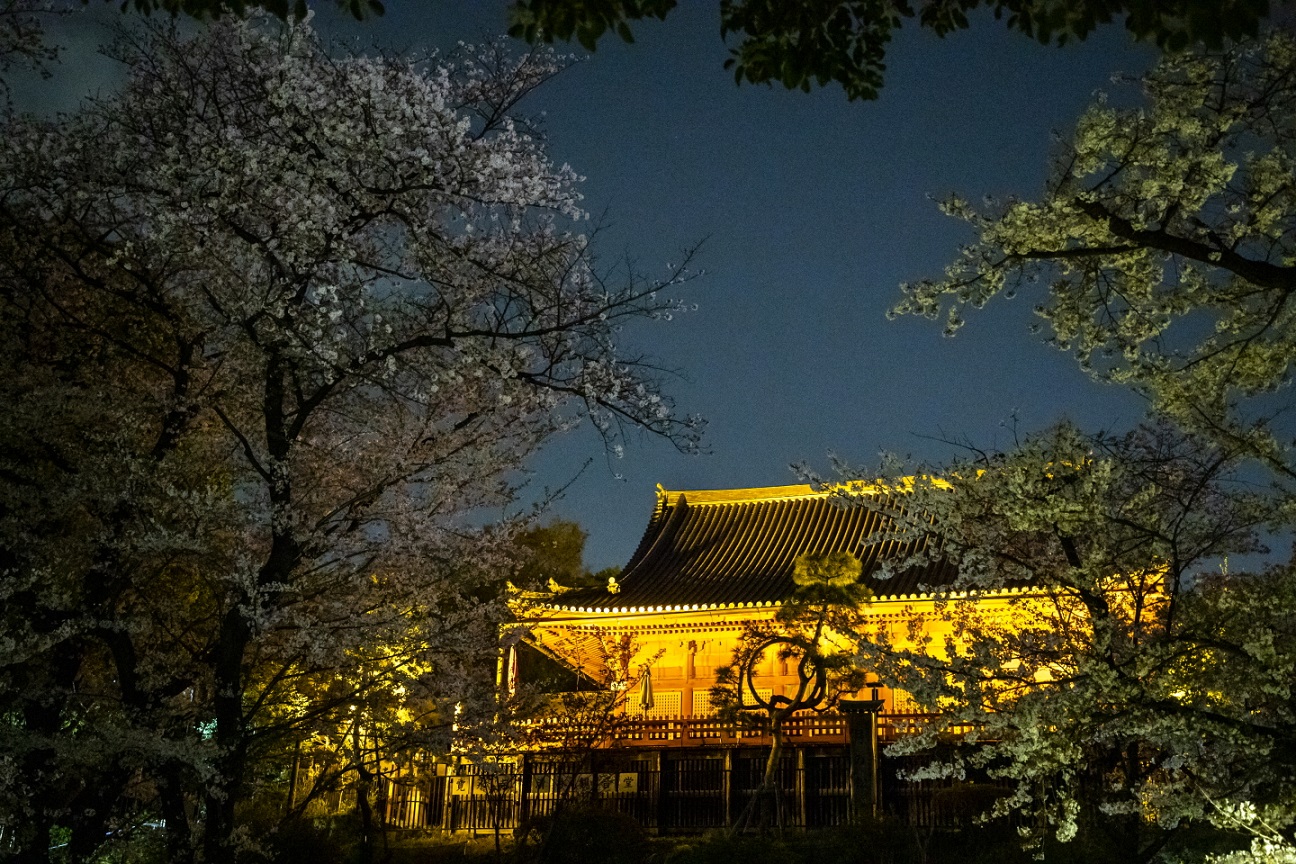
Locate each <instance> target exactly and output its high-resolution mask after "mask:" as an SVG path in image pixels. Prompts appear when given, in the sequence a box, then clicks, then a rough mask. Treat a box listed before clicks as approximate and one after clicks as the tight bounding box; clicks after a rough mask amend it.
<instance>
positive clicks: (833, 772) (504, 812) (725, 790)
mask: <svg viewBox="0 0 1296 864" xmlns="http://www.w3.org/2000/svg"><path fill="white" fill-rule="evenodd" d="M852 492H853V494H856V495H860V496H872V502H871V504H872V506H862V505H863V502H857V503H856V504H854V505H852V503H851V502H849V501H846V500H843V498H842V497H841V496H835V495H833V494H831V493H829V492H823V491H815V490H814V489H812V488H811V487H809V486H778V487H768V488H758V489H732V490H705V491H683V492H672V491H667V490H665V489H662V488H661V487H658V495H657V504H656V507H655V508H654V510H653V513H652V517H651V518H650V520H649V523H648V527H647V529H646V530H645V532H644V536H643V539H642V540H641V541H640V543H639V546H638V548H637V550H636V551H635V553H634V555H633V557H632V558H631V559H630V561H629V563H628V564H627V565H626V567H625V569H624V570H623V571H622V573H621V575H620V576H618V577H617V578H616V579H615V580H613V581H611V582H610V583H609V584H608V585H606V586H600V587H598V588H587V589H579V590H567V589H563V588H562V587H561V586H556V585H555V586H551V589H552V590H551V591H550V592H546V593H534V594H527V595H519V596H518V598H517V600H518V605H517V606H516V607H515V611H517V612H518V613H519V614H520V616H521V617H522V619H523V621H524V622H525V625H526V630H525V633H526V635H525V637H524V639H523V643H522V645H521V648H520V650H519V647H518V646H514V648H512V649H510V651H509V653H508V654H507V655H506V659H505V661H504V662H503V664H502V669H501V681H500V683H501V685H502V686H503V687H506V688H508V689H512V688H514V687H516V686H518V684H519V679H520V681H521V682H522V683H536V682H535V680H534V678H533V677H532V675H531V673H532V672H535V671H536V669H537V664H536V663H528V662H526V661H525V658H526V657H530V658H532V660H537V661H538V660H539V659H540V658H538V657H536V656H535V654H534V653H532V652H539V654H542V655H544V656H545V657H547V658H548V660H547V661H542V662H544V663H546V664H547V665H548V666H549V669H550V671H552V670H555V669H561V670H565V673H564V674H570V675H571V677H570V678H567V679H566V680H567V681H569V682H576V681H581V682H584V684H585V686H586V688H587V689H588V688H591V687H592V688H593V689H595V690H602V691H603V692H604V693H607V692H609V691H613V692H615V691H617V688H626V689H624V690H621V691H620V692H621V694H622V696H623V697H624V698H622V699H620V700H618V701H617V702H616V704H615V707H614V708H613V709H612V711H613V713H614V714H615V715H616V717H615V718H614V722H611V723H609V724H608V725H607V732H606V734H602V735H601V736H599V737H598V739H597V740H594V739H587V743H588V745H589V746H588V747H587V748H586V749H585V752H584V753H583V755H580V756H579V758H577V759H575V760H574V761H573V759H572V758H571V756H570V755H568V756H566V757H559V756H558V755H556V754H555V752H554V751H549V752H546V747H545V744H544V742H545V741H546V740H550V741H554V740H557V739H558V738H560V737H561V734H559V733H557V732H555V734H554V736H553V737H552V738H548V739H547V738H546V734H547V731H548V729H549V728H552V727H545V725H544V722H545V721H540V723H539V727H540V728H539V729H538V730H537V731H538V732H539V735H538V737H537V738H536V739H535V740H538V741H540V742H541V743H540V744H539V745H538V746H537V747H536V748H534V749H532V750H530V752H523V753H520V754H519V755H518V756H517V757H516V758H515V759H514V761H513V762H511V763H510V764H511V767H510V769H509V770H511V771H513V772H515V773H514V774H510V775H508V776H509V778H510V779H509V789H510V790H511V791H510V792H509V793H508V796H506V797H507V801H506V802H505V803H503V804H501V803H499V801H498V800H496V803H491V802H492V800H495V799H498V796H495V799H492V796H491V795H489V794H487V792H484V791H482V790H483V789H485V788H487V787H483V786H481V782H480V778H479V775H480V773H481V771H482V769H481V768H480V767H479V766H475V765H472V764H469V763H467V762H460V763H459V764H456V765H455V766H452V767H451V768H450V772H449V775H448V776H446V777H442V778H440V779H439V781H438V782H441V786H438V787H436V788H437V789H439V790H440V791H439V792H433V793H431V794H432V800H439V801H440V802H441V803H440V804H439V805H438V807H439V809H437V810H436V812H435V813H433V814H432V816H431V817H428V818H427V820H426V821H425V822H424V823H423V824H440V825H442V826H443V827H445V828H448V829H450V830H478V829H481V828H484V827H486V826H487V825H488V824H489V823H490V821H491V820H496V823H495V824H499V823H498V820H500V819H503V820H504V822H505V823H507V824H509V825H514V824H522V823H523V822H525V821H526V819H527V818H529V817H533V816H535V815H538V814H543V813H546V812H552V808H553V807H555V806H556V802H557V801H558V800H560V799H562V798H563V797H564V796H567V797H570V796H571V795H576V796H577V797H580V798H583V799H586V800H589V801H591V802H593V803H596V804H597V805H598V806H601V807H606V808H611V809H616V810H618V811H620V812H623V813H625V814H627V815H631V816H633V817H634V818H635V819H636V820H638V821H639V822H640V824H642V825H643V826H644V827H645V828H647V829H649V830H654V831H659V832H669V831H698V830H707V829H712V828H717V827H723V826H726V825H729V824H732V819H733V818H734V816H735V814H736V813H737V812H738V810H740V809H741V808H742V807H743V805H744V803H745V802H746V801H748V800H750V798H751V796H752V795H753V793H754V791H755V789H756V787H757V786H758V785H759V784H760V778H761V776H762V775H763V772H764V766H765V760H766V756H767V754H768V752H769V744H770V738H769V735H768V733H767V731H765V730H762V729H759V728H751V727H747V728H744V727H743V726H741V725H739V724H736V723H732V722H724V721H721V720H720V719H718V718H716V717H715V716H714V711H713V708H712V706H711V700H710V691H711V688H712V687H713V686H715V683H716V669H717V667H719V666H722V665H726V664H729V663H731V662H732V658H733V653H734V649H735V647H736V646H737V645H738V643H739V640H740V638H741V636H742V634H743V632H744V630H745V629H746V628H747V627H748V625H750V624H751V623H753V622H760V621H768V620H769V619H770V618H772V617H773V616H774V614H775V612H776V611H777V609H778V608H779V606H780V604H782V603H783V602H784V601H786V600H787V599H788V598H790V597H791V596H792V594H793V591H794V589H795V583H794V581H793V568H794V562H795V561H796V560H797V558H798V557H799V556H801V555H803V554H806V553H830V552H842V551H844V552H850V553H851V554H853V555H855V556H856V557H857V558H859V559H860V561H861V562H862V565H863V569H862V573H861V577H860V578H861V581H863V582H864V583H865V584H866V585H867V586H868V587H869V589H870V590H871V592H872V594H873V600H872V601H871V602H870V603H869V604H868V605H867V606H866V607H865V608H864V610H863V614H864V617H865V618H866V619H867V620H866V623H865V625H864V626H865V628H866V631H867V632H876V631H877V630H878V629H884V630H885V631H887V633H888V634H889V638H890V639H891V641H892V643H893V644H895V645H897V646H900V647H903V646H904V645H906V643H907V641H908V639H909V638H910V635H909V631H910V625H911V623H912V622H913V621H914V620H915V617H916V616H921V620H922V621H923V624H922V626H923V628H925V629H924V630H923V635H926V636H932V637H934V642H933V644H941V643H942V642H943V641H944V640H943V636H944V633H942V632H941V628H944V627H947V626H948V625H947V624H945V623H943V622H941V620H940V616H939V615H935V614H931V613H934V612H935V604H936V602H937V597H936V596H935V594H936V593H937V592H939V591H940V590H941V589H948V588H949V586H950V585H951V584H952V582H953V580H954V578H955V575H956V574H955V572H954V571H953V569H952V568H951V567H950V566H949V565H947V564H945V563H943V562H936V563H932V564H928V565H925V566H923V567H921V568H918V569H915V570H909V571H904V572H900V573H897V574H895V575H893V576H892V577H891V578H887V579H883V578H880V568H881V564H882V562H884V561H885V560H887V559H888V558H891V559H894V558H898V557H902V556H905V555H907V554H909V553H911V552H913V551H915V550H913V549H911V548H905V547H902V546H899V545H897V543H896V542H895V541H894V540H887V539H886V537H885V529H886V527H887V526H886V521H887V518H888V517H887V516H886V515H885V514H886V513H887V511H888V508H889V505H891V504H893V503H894V501H893V499H891V498H888V497H887V494H886V493H885V492H882V491H880V490H877V489H869V488H858V489H854V490H852ZM1009 602H1010V596H1009V594H1008V593H1005V594H998V595H985V596H981V597H979V598H977V600H976V603H977V605H978V606H979V607H982V608H985V609H986V610H987V611H989V610H993V609H994V608H995V607H998V606H1000V605H1004V606H1006V605H1007V604H1008V603H1009ZM519 654H521V655H523V662H519ZM555 663H556V664H557V665H555ZM789 665H790V664H789V663H787V662H785V661H781V660H779V659H778V658H777V657H776V656H775V652H773V651H769V652H767V653H766V655H765V656H764V657H763V658H762V660H761V662H760V664H759V665H758V667H757V668H756V670H755V673H756V674H755V681H754V683H755V685H756V689H757V692H758V694H759V695H761V696H763V697H766V698H768V696H769V695H772V694H778V695H790V694H792V693H794V692H795V690H796V688H797V686H798V684H799V681H798V678H797V675H796V671H795V669H794V668H793V669H789V668H788V666H789ZM645 670H647V672H648V673H649V674H647V675H645V674H644V672H645ZM645 678H648V679H649V680H650V682H651V697H650V698H649V697H648V696H646V695H645V693H644V679H645ZM626 682H631V683H629V684H628V685H627V683H626ZM559 689H572V688H568V687H560V688H559ZM853 697H854V698H846V699H843V700H842V701H841V704H840V710H839V711H835V712H832V711H829V712H824V713H815V712H812V711H805V712H801V713H800V714H798V715H794V716H793V717H791V718H790V719H788V720H787V721H786V722H785V723H784V724H783V727H782V728H783V732H784V751H783V753H784V755H783V759H782V762H781V766H780V769H779V771H780V773H779V777H780V779H779V781H778V785H779V787H780V789H782V792H781V793H780V794H781V796H782V797H781V799H780V801H781V803H780V804H779V811H780V816H779V818H780V820H781V824H785V825H788V826H801V827H806V828H811V827H816V826H827V825H836V824H841V823H842V822H845V821H849V820H851V819H854V818H860V817H868V816H869V815H877V814H878V813H880V812H882V811H884V810H885V811H886V812H888V813H890V814H891V815H892V816H893V817H896V818H900V819H902V820H904V821H908V822H910V823H913V824H925V825H938V824H947V825H952V824H959V823H961V822H963V821H966V820H967V819H970V818H971V815H973V814H972V813H971V812H968V813H963V812H956V811H954V810H950V809H948V808H947V809H945V810H941V807H944V806H945V805H943V804H941V803H940V802H941V801H943V800H946V798H947V797H948V796H939V795H935V794H933V793H934V791H935V788H934V787H933V785H932V784H933V782H934V781H927V782H926V783H925V784H917V783H909V782H907V781H900V780H898V778H897V771H896V770H895V769H897V768H901V767H905V766H904V765H902V764H901V760H900V759H898V758H897V759H894V760H892V759H891V758H890V757H886V756H885V755H883V754H882V753H881V752H880V745H881V744H884V743H886V742H887V741H890V740H894V738H895V737H896V736H897V735H901V734H904V733H905V732H906V731H907V730H910V729H913V728H914V727H915V726H916V725H918V724H921V723H922V722H923V721H924V718H923V717H922V716H921V715H919V714H917V713H916V712H915V709H914V707H913V706H912V705H910V704H908V700H907V698H906V697H905V695H904V694H902V693H896V692H892V691H890V690H888V689H887V688H885V687H874V686H873V685H872V683H871V682H870V683H866V684H865V686H864V688H863V690H862V691H861V692H857V693H855V694H853ZM604 704H608V703H606V702H605V703H604ZM915 758H916V757H915ZM916 764H917V763H915V765H916ZM910 767H913V766H910ZM564 778H565V779H564ZM461 787H462V788H461ZM928 787H931V788H928ZM564 790H566V791H564ZM501 808H502V809H501ZM411 824H415V823H411Z"/></svg>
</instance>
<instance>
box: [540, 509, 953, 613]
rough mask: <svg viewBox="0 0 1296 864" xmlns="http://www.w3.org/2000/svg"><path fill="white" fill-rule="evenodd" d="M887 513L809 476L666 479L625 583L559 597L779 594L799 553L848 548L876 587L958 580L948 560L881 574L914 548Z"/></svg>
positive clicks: (604, 605) (887, 592) (568, 604)
mask: <svg viewBox="0 0 1296 864" xmlns="http://www.w3.org/2000/svg"><path fill="white" fill-rule="evenodd" d="M872 501H874V502H879V503H882V504H883V506H884V507H885V505H886V503H888V502H889V501H890V498H889V497H888V496H886V495H880V496H879V495H877V494H874V495H873V496H872ZM886 518H887V517H886V516H884V515H883V514H881V513H879V512H878V511H877V509H875V508H874V507H872V506H871V507H864V506H850V505H847V504H844V503H843V502H842V500H841V499H840V498H839V497H835V496H833V495H831V494H829V493H828V492H816V491H815V490H813V489H812V488H811V487H809V486H774V487H767V488H762V489H733V490H704V491H693V492H667V491H666V490H664V489H662V488H661V487H658V499H657V508H656V510H655V511H654V513H653V516H652V519H651V520H650V521H649V523H648V529H647V531H646V532H645V533H644V537H643V540H641V541H640V543H639V548H638V550H636V552H635V554H634V557H632V558H631V559H630V563H628V564H627V565H626V566H625V570H624V571H623V572H622V574H621V576H620V577H618V578H617V582H618V584H619V585H620V590H619V591H618V592H617V593H615V594H613V593H611V592H610V591H608V590H607V589H606V588H590V589H583V590H580V591H572V592H568V593H564V594H562V595H560V596H558V597H555V598H554V599H553V601H551V602H552V604H553V605H554V606H557V607H559V608H567V609H582V610H588V611H603V610H606V611H612V610H617V609H621V610H627V611H629V610H633V609H645V608H648V607H653V608H655V607H658V606H679V607H681V608H690V607H692V608H713V607H715V606H724V605H729V604H748V603H756V604H767V603H779V602H781V601H783V600H786V599H787V598H788V597H790V596H791V594H792V591H793V588H794V587H795V586H794V583H793V581H792V566H793V562H794V561H795V560H796V558H797V556H799V555H801V554H803V553H806V552H837V551H843V550H844V551H847V552H851V553H852V554H854V555H856V556H857V557H859V558H860V559H861V560H862V561H863V564H864V571H863V581H864V582H865V583H866V584H868V586H869V587H870V588H871V589H872V590H873V593H874V595H875V596H877V597H895V596H902V595H910V594H917V593H920V592H923V591H925V590H928V588H930V587H936V586H942V585H948V584H950V583H951V582H952V581H953V579H954V576H955V573H954V570H953V568H952V567H950V566H949V565H947V564H945V563H943V562H938V563H935V564H929V565H925V566H923V567H921V568H918V569H916V570H910V571H907V572H904V573H899V574H896V575H895V576H893V577H892V578H890V579H885V580H883V579H878V578H876V574H877V571H878V567H879V562H880V561H882V560H883V559H884V558H894V557H896V556H900V555H904V554H907V553H908V552H909V551H911V548H912V547H909V548H905V547H901V546H900V545H898V544H896V543H895V542H894V541H887V542H881V541H879V540H878V539H877V538H878V537H879V535H880V533H881V531H882V529H883V527H884V525H885V522H886Z"/></svg>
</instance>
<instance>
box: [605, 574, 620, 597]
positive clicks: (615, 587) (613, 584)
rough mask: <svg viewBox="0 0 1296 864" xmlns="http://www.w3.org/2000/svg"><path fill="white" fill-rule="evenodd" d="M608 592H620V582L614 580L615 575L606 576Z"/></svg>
mask: <svg viewBox="0 0 1296 864" xmlns="http://www.w3.org/2000/svg"><path fill="white" fill-rule="evenodd" d="M608 593H609V594H620V593H621V583H619V582H617V581H616V577H615V576H609V577H608Z"/></svg>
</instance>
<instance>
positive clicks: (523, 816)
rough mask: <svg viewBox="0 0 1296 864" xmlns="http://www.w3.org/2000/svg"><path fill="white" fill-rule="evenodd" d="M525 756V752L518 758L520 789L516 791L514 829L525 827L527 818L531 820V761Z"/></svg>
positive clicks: (515, 832)
mask: <svg viewBox="0 0 1296 864" xmlns="http://www.w3.org/2000/svg"><path fill="white" fill-rule="evenodd" d="M527 756H528V754H527V753H526V752H523V753H522V754H521V757H520V758H521V760H522V788H521V789H520V790H519V791H518V819H517V823H518V824H517V825H516V826H515V829H516V828H520V827H522V826H523V825H525V824H526V821H527V820H528V819H529V818H531V771H532V766H531V760H530V759H528V758H527ZM513 833H514V834H515V835H516V834H517V831H516V830H514V832H513Z"/></svg>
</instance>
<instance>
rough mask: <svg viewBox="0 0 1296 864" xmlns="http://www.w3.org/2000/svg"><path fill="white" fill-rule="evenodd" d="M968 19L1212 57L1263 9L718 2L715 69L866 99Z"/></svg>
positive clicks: (545, 17) (661, 11)
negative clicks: (908, 47) (722, 46)
mask: <svg viewBox="0 0 1296 864" xmlns="http://www.w3.org/2000/svg"><path fill="white" fill-rule="evenodd" d="M190 2H194V0H190ZM1282 2H1289V0H1282ZM675 6H676V0H516V2H515V3H514V5H513V13H512V14H513V25H512V27H511V28H510V30H509V34H510V35H512V36H518V37H521V38H524V39H526V40H528V41H530V42H533V43H534V42H553V41H554V40H556V39H557V40H564V41H571V40H575V41H577V42H579V43H580V44H581V45H583V46H585V48H587V49H589V50H591V51H593V50H594V48H595V46H596V45H597V44H598V41H599V39H601V38H602V37H603V36H604V35H605V34H607V33H608V32H614V33H616V34H617V35H618V36H620V37H621V38H622V39H623V40H625V41H626V42H633V41H634V35H633V33H632V31H631V29H630V24H631V22H636V21H642V20H645V19H649V18H656V19H659V20H660V19H664V18H666V16H667V15H669V14H670V12H671V11H672V10H673V9H674V8H675ZM978 9H989V10H991V11H992V12H993V13H994V17H995V18H996V19H997V20H1001V21H1003V22H1004V23H1005V24H1006V25H1007V26H1008V28H1009V29H1011V30H1016V31H1018V32H1020V33H1024V34H1025V35H1027V36H1029V37H1031V38H1032V39H1035V40H1037V41H1039V42H1041V43H1043V44H1045V45H1065V44H1066V43H1068V42H1071V41H1077V40H1083V39H1085V38H1086V37H1088V36H1089V34H1090V33H1092V32H1093V31H1094V30H1095V29H1097V28H1098V27H1100V26H1102V25H1106V24H1110V23H1112V22H1113V21H1119V20H1123V21H1124V23H1125V28H1126V29H1127V30H1129V31H1130V33H1131V34H1133V36H1134V37H1135V38H1136V39H1138V40H1140V41H1144V42H1155V43H1156V44H1157V45H1158V46H1159V47H1161V48H1162V49H1165V50H1168V51H1180V50H1183V49H1185V48H1187V47H1188V46H1190V45H1193V44H1201V45H1204V46H1205V47H1207V48H1211V49H1216V48H1220V47H1222V46H1223V45H1224V44H1225V42H1226V41H1229V40H1238V39H1242V38H1244V37H1249V36H1255V35H1256V33H1257V32H1258V30H1259V27H1260V22H1261V21H1262V20H1263V19H1264V18H1265V17H1267V16H1268V15H1269V12H1270V7H1269V2H1268V0H920V2H916V3H915V2H910V0H809V2H798V3H789V2H786V0H720V35H721V38H724V39H727V38H728V37H729V36H731V35H732V36H734V37H735V40H736V47H734V48H732V49H731V50H730V52H729V53H730V56H729V59H728V60H726V61H725V68H726V69H731V70H732V71H733V74H734V80H735V81H737V82H739V83H741V82H743V81H748V82H751V83H753V84H772V83H774V82H778V83H780V84H782V85H784V86H785V87H787V88H788V89H794V88H799V89H801V90H806V91H809V90H810V88H811V86H812V85H816V86H820V87H822V86H825V85H826V84H828V83H830V82H836V83H838V84H840V85H841V86H842V89H844V90H845V91H846V96H847V98H849V99H852V100H854V99H876V98H877V96H878V92H879V91H880V90H881V88H882V77H883V72H884V71H885V70H886V63H885V62H884V61H885V59H886V46H887V43H889V42H890V41H891V37H892V34H893V33H894V32H895V31H896V30H898V29H899V28H900V26H901V25H902V24H903V23H904V21H905V20H906V19H915V18H916V19H917V21H918V24H919V26H921V27H924V28H926V29H929V30H932V31H933V32H935V33H936V34H938V35H940V36H944V35H946V34H947V33H952V32H954V31H956V30H965V29H967V28H968V27H969V26H970V21H969V17H968V16H969V13H972V12H974V11H976V10H978Z"/></svg>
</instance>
